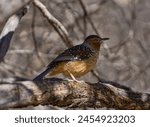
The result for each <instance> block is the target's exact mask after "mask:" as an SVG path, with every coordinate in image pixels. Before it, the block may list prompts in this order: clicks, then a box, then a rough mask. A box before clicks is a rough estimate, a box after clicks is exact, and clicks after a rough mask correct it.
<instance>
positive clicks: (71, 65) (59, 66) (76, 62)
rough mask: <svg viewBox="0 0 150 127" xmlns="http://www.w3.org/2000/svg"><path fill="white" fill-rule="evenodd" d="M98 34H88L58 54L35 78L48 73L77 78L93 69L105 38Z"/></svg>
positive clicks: (40, 77)
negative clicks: (79, 41) (79, 42)
mask: <svg viewBox="0 0 150 127" xmlns="http://www.w3.org/2000/svg"><path fill="white" fill-rule="evenodd" d="M108 39H109V38H101V37H99V36H97V35H90V36H88V37H87V38H86V39H85V40H84V42H83V43H82V44H80V45H76V46H73V47H71V48H69V49H67V50H65V51H64V52H63V53H61V54H60V55H58V56H57V57H56V58H55V59H54V60H53V61H52V62H51V63H50V64H49V65H48V66H47V68H46V69H45V70H44V71H43V72H42V73H41V74H39V75H38V76H37V77H35V78H34V79H33V80H34V81H36V80H41V79H43V78H44V77H45V76H46V75H48V74H49V76H54V75H57V74H60V73H62V74H63V75H64V76H66V77H71V78H72V79H73V80H75V81H77V80H76V77H81V76H83V75H85V74H86V73H88V72H89V71H91V70H92V69H93V68H94V67H95V66H96V62H97V59H98V57H99V51H100V46H101V44H102V42H103V41H104V40H108Z"/></svg>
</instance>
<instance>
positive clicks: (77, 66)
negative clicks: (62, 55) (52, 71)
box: [63, 57, 97, 77]
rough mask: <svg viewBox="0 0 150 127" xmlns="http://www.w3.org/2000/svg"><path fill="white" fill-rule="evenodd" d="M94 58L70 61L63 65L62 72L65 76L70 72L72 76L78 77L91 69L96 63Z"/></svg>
mask: <svg viewBox="0 0 150 127" xmlns="http://www.w3.org/2000/svg"><path fill="white" fill-rule="evenodd" d="M96 61H97V59H96V58H94V57H93V58H92V57H91V58H89V59H87V60H80V61H70V62H68V63H67V64H65V65H64V71H63V74H64V75H65V76H67V77H68V76H70V74H69V73H71V74H72V75H73V76H74V77H80V76H83V75H84V74H86V73H88V72H89V71H91V70H92V69H93V68H94V67H95V65H96Z"/></svg>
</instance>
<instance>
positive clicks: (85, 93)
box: [0, 78, 150, 109]
mask: <svg viewBox="0 0 150 127" xmlns="http://www.w3.org/2000/svg"><path fill="white" fill-rule="evenodd" d="M40 104H41V105H49V104H51V105H54V106H58V107H67V108H69V109H70V108H95V109H99V108H104V107H105V108H114V109H150V94H146V93H138V92H134V91H132V90H131V89H130V88H127V87H125V86H121V85H119V84H117V83H114V82H109V81H100V82H98V83H85V82H76V81H67V80H63V79H58V78H51V79H44V80H42V81H38V82H33V81H20V82H14V83H0V109H9V108H21V107H26V106H35V105H40Z"/></svg>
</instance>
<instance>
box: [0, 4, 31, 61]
mask: <svg viewBox="0 0 150 127" xmlns="http://www.w3.org/2000/svg"><path fill="white" fill-rule="evenodd" d="M27 9H28V6H25V7H23V8H22V9H20V10H19V11H18V12H17V13H16V14H14V15H12V16H11V17H10V18H9V19H8V21H7V22H6V24H5V26H4V28H3V30H2V32H1V34H0V62H2V61H3V59H4V57H5V55H6V53H7V51H8V48H9V45H10V41H11V38H12V36H13V34H14V31H15V29H16V28H17V27H18V24H19V22H20V19H21V18H22V17H23V16H24V15H25V14H26V13H27Z"/></svg>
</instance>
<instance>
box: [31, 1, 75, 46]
mask: <svg viewBox="0 0 150 127" xmlns="http://www.w3.org/2000/svg"><path fill="white" fill-rule="evenodd" d="M33 3H34V4H35V6H36V7H38V8H39V9H40V11H41V12H42V14H43V15H44V16H45V18H47V20H48V22H49V23H50V24H51V25H52V26H53V27H54V29H55V30H56V32H57V33H58V34H59V36H60V37H61V38H62V40H63V41H64V42H65V44H66V46H67V47H71V46H72V42H71V40H70V39H69V35H68V32H67V30H66V29H65V27H64V26H63V24H62V23H61V22H59V21H58V20H57V19H56V18H55V17H54V16H53V15H52V14H51V13H50V12H49V11H48V10H47V8H46V7H45V5H44V4H42V3H41V2H40V1H39V0H34V1H33Z"/></svg>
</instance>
